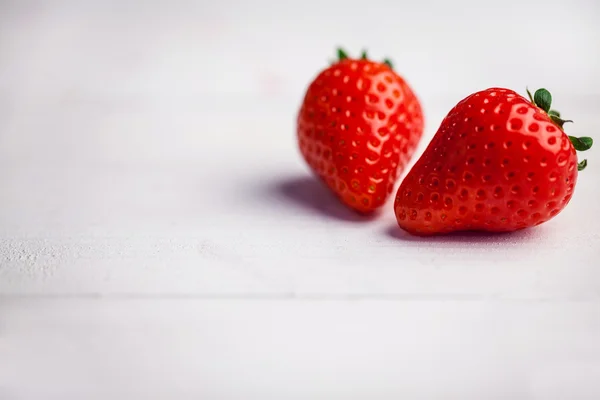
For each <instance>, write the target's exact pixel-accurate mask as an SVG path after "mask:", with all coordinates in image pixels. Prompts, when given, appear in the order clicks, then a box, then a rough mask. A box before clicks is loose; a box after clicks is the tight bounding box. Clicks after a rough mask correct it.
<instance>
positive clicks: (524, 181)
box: [394, 88, 592, 235]
mask: <svg viewBox="0 0 600 400" xmlns="http://www.w3.org/2000/svg"><path fill="white" fill-rule="evenodd" d="M528 93H529V92H528ZM529 97H530V100H531V101H529V100H527V99H525V98H524V97H522V96H520V95H518V94H517V93H515V92H513V91H512V90H508V89H500V88H491V89H487V90H484V91H481V92H478V93H474V94H472V95H470V96H468V97H467V98H465V99H464V100H462V101H461V102H460V103H458V104H457V105H456V106H455V107H454V108H453V109H452V110H451V111H450V113H449V114H448V115H447V116H446V118H445V119H444V120H443V121H442V124H441V126H440V128H439V129H438V131H437V133H436V135H435V136H434V138H433V140H432V141H431V143H430V144H429V146H428V147H427V149H426V150H425V152H424V153H423V155H422V156H421V158H420V159H419V160H418V161H417V163H416V164H415V165H414V167H413V168H412V169H411V171H410V172H409V173H408V175H407V176H406V178H405V179H404V181H403V182H402V184H401V185H400V188H399V189H398V192H397V195H396V199H395V204H394V211H395V213H396V218H397V220H398V224H399V225H400V227H402V228H403V229H405V230H406V231H408V232H410V233H413V234H421V235H427V234H437V233H446V232H451V231H461V230H480V231H496V232H499V231H514V230H517V229H522V228H527V227H531V226H534V225H539V224H541V223H543V222H545V221H548V220H549V219H551V218H552V217H554V216H556V214H558V213H559V212H560V211H561V210H562V209H563V208H564V207H565V206H566V205H567V204H568V202H569V200H570V199H571V196H572V195H573V190H574V188H575V183H576V181H577V171H578V170H582V169H583V168H585V166H586V165H587V161H586V160H583V161H582V162H581V163H579V164H577V154H576V152H575V150H581V151H583V150H587V149H589V148H590V147H591V145H592V139H591V138H588V137H583V138H575V137H570V136H567V135H566V134H565V133H564V131H563V129H562V126H563V124H564V123H565V122H567V121H564V120H562V119H560V115H559V114H558V112H556V111H553V110H550V104H551V102H552V97H551V96H550V93H549V92H548V91H547V90H545V89H540V90H538V91H536V92H535V97H534V98H531V94H529ZM568 122H571V121H568Z"/></svg>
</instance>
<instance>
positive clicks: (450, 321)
mask: <svg viewBox="0 0 600 400" xmlns="http://www.w3.org/2000/svg"><path fill="white" fill-rule="evenodd" d="M126 3H127V4H126ZM361 4H364V2H361ZM361 4H359V3H358V2H352V1H350V2H341V1H339V2H319V5H317V4H313V3H312V2H303V3H300V2H289V3H285V4H283V2H280V3H275V2H270V1H267V0H262V1H254V2H252V4H250V3H245V2H242V1H240V0H237V1H236V0H229V1H224V2H220V3H216V2H215V3H212V4H211V3H208V2H205V1H199V2H197V3H194V4H192V3H183V2H181V3H175V4H171V3H169V4H167V3H166V2H165V3H163V4H159V3H158V2H157V4H155V5H151V4H150V5H144V6H142V5H141V3H140V4H139V5H134V4H133V3H129V2H118V1H116V0H114V1H108V2H93V1H89V2H79V3H75V2H65V1H60V2H59V1H49V2H45V3H43V4H42V3H41V2H40V3H34V2H31V3H29V2H15V1H9V2H0V399H2V400H21V399H27V400H29V399H60V400H70V399H77V400H79V399H128V400H130V399H203V400H213V399H214V400H221V399H236V400H237V399H261V400H267V399H277V400H282V399H286V400H287V399H328V400H334V399H335V400H337V399H370V400H380V399H381V400H387V399H399V398H403V399H461V400H469V399H477V400H481V399H486V400H487V399H510V400H521V399H527V400H529V399H536V400H538V399H544V400H546V399H557V400H563V399H570V400H573V399H598V398H600V341H599V338H600V271H599V270H600V262H599V261H598V260H599V257H600V228H599V227H598V226H597V223H598V221H600V209H599V208H598V200H597V199H598V195H599V194H600V190H599V189H598V177H599V175H600V158H599V157H598V154H599V153H598V151H597V150H596V149H592V150H591V151H590V152H589V153H588V154H586V155H587V156H588V158H589V161H590V162H589V167H588V169H587V170H586V171H585V172H584V173H582V174H581V175H580V180H579V182H578V186H577V188H576V193H575V196H574V197H573V200H572V202H571V203H570V205H569V207H568V208H567V209H566V210H565V211H564V212H563V213H561V214H560V215H559V216H558V217H557V218H556V219H555V220H553V221H551V222H549V223H547V224H545V225H543V226H540V227H538V228H536V229H531V230H528V231H524V232H520V233H517V234H511V235H489V236H486V235H458V236H451V237H443V238H431V239H417V238H412V237H409V236H407V235H405V234H403V233H402V232H400V231H399V230H398V229H397V228H396V224H395V219H394V216H393V212H392V209H391V204H389V206H388V207H387V208H386V210H385V211H384V212H383V214H382V215H381V216H380V218H377V219H374V220H369V221H360V220H357V218H356V217H355V216H354V215H353V214H352V213H350V212H348V211H347V210H345V209H344V208H342V207H341V206H340V205H339V204H338V203H337V201H336V200H334V199H333V198H332V196H331V195H329V193H328V192H327V191H325V189H323V188H322V187H321V186H320V185H319V184H318V183H317V182H316V181H315V180H314V179H313V178H312V177H311V175H310V174H309V172H308V170H307V168H306V167H305V165H304V163H303V162H302V160H301V158H300V156H299V154H298V151H297V149H296V143H295V136H294V134H295V133H294V120H295V113H296V110H297V107H298V105H299V102H300V99H301V96H302V91H303V90H304V88H305V86H306V84H307V83H308V81H309V80H310V79H311V78H312V77H313V76H314V74H315V73H316V72H317V70H318V69H319V68H322V67H324V66H325V65H326V61H327V59H328V58H330V57H333V55H334V46H335V45H337V44H338V43H341V42H343V44H345V45H346V47H347V48H348V50H349V51H353V52H354V53H356V54H358V52H359V50H360V48H361V47H362V46H363V45H367V46H369V48H370V49H371V50H372V54H373V56H375V57H380V58H383V57H384V56H386V55H389V56H391V57H392V58H393V59H394V60H395V61H396V65H397V69H398V70H400V71H401V72H402V73H403V74H404V75H405V76H406V78H407V79H408V80H409V81H410V82H411V84H412V85H413V86H414V87H415V89H416V90H417V92H418V93H419V94H420V96H421V97H422V100H423V104H424V107H425V111H426V116H427V132H426V137H425V138H424V142H423V143H422V145H421V147H420V149H419V152H420V151H422V149H423V148H424V146H425V143H426V141H427V140H428V139H429V138H431V136H432V135H433V134H434V132H435V129H436V127H437V125H438V124H439V122H440V121H441V119H442V118H443V116H444V115H445V113H446V112H447V111H448V110H449V109H450V108H451V107H452V106H453V105H454V104H455V103H456V102H457V101H459V100H460V99H461V98H462V97H464V96H465V95H467V94H469V92H472V91H474V90H478V89H483V88H486V87H490V86H506V87H511V88H514V89H515V90H519V91H521V92H524V89H525V86H526V85H529V86H530V87H531V88H537V87H540V86H546V87H547V88H548V89H550V90H551V91H552V92H553V94H554V97H555V99H556V103H555V104H556V106H557V108H559V109H560V110H561V111H562V112H563V114H564V115H567V116H568V117H570V118H572V119H574V120H575V121H576V123H575V124H573V125H570V126H569V129H571V132H572V133H574V134H576V135H590V136H597V135H598V134H597V133H598V132H600V122H598V118H597V110H598V104H599V102H600V101H599V100H600V79H598V76H597V70H598V68H599V67H600V55H599V53H598V49H599V48H600V29H599V28H598V25H597V23H596V20H597V16H598V14H599V11H600V7H599V6H598V3H597V2H594V1H591V0H587V1H586V0H577V1H574V2H573V1H572V2H568V3H567V2H558V1H552V0H549V1H545V2H543V4H542V2H541V1H540V2H537V1H529V2H517V1H516V0H514V1H512V0H511V1H504V2H494V3H491V2H490V3H489V4H488V3H487V2H475V1H467V0H460V1H458V2H453V3H452V5H450V4H446V3H443V2H433V1H432V2H420V3H418V4H414V3H413V2H405V3H403V2H393V3H392V2H386V1H379V2H373V3H372V4H371V5H370V6H369V7H367V8H366V9H365V10H363V8H364V5H361ZM340 7H341V8H340ZM508 54H510V55H512V57H511V58H506V55H508Z"/></svg>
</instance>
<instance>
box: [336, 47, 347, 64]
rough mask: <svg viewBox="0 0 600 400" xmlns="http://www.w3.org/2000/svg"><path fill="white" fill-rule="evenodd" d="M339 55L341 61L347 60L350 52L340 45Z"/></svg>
mask: <svg viewBox="0 0 600 400" xmlns="http://www.w3.org/2000/svg"><path fill="white" fill-rule="evenodd" d="M337 55H338V60H339V61H342V60H345V59H346V58H348V53H346V52H345V51H344V49H342V48H341V47H339V48H338V49H337Z"/></svg>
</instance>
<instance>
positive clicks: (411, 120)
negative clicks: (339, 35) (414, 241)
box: [297, 50, 423, 212]
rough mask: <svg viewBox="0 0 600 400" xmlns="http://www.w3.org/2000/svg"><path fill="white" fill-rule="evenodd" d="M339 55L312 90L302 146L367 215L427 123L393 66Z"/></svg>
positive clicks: (301, 119) (301, 117)
mask: <svg viewBox="0 0 600 400" xmlns="http://www.w3.org/2000/svg"><path fill="white" fill-rule="evenodd" d="M338 55H339V61H337V62H335V63H334V64H333V65H331V66H330V67H329V68H327V69H325V70H324V71H322V72H321V73H320V74H319V75H318V76H317V77H316V78H315V79H314V81H313V82H312V83H311V84H310V86H309V87H308V90H307V92H306V95H305V97H304V101H303V103H302V106H301V108H300V112H299V114H298V121H297V122H298V127H297V133H298V142H299V146H300V151H301V153H302V155H303V157H304V159H305V160H306V162H307V163H308V165H309V166H310V167H311V169H312V170H313V171H314V172H315V173H316V174H317V175H318V176H319V177H320V178H321V179H322V180H323V181H324V182H325V183H326V184H327V186H328V187H329V188H330V189H331V190H333V192H334V193H336V194H337V195H338V197H339V198H340V199H341V200H342V202H343V203H345V204H346V205H348V206H349V207H351V208H353V209H355V210H357V211H359V212H369V211H373V210H375V209H377V208H378V207H381V206H382V205H383V204H384V203H385V201H386V199H387V198H388V197H389V195H390V193H391V192H392V190H393V188H394V184H395V182H396V180H397V178H398V175H399V174H400V173H401V172H402V170H403V168H404V166H405V165H406V162H407V161H408V159H409V158H410V157H411V155H412V153H413V151H414V149H415V147H416V145H417V143H418V141H419V139H420V137H421V134H422V132H423V115H422V111H421V105H420V103H419V101H418V99H417V98H416V97H415V95H414V93H413V91H412V90H411V88H410V87H409V86H408V84H407V83H406V82H405V81H404V79H402V78H401V77H400V76H398V74H396V73H395V72H394V70H393V69H392V66H391V63H390V62H389V61H387V60H386V61H384V62H375V61H370V60H368V59H367V57H366V54H364V53H363V56H362V58H360V59H350V58H348V57H347V55H346V54H345V53H344V52H343V51H342V50H339V51H338Z"/></svg>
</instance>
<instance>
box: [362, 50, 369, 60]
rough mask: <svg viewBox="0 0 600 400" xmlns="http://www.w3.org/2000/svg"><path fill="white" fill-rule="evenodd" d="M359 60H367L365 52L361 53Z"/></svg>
mask: <svg viewBox="0 0 600 400" xmlns="http://www.w3.org/2000/svg"><path fill="white" fill-rule="evenodd" d="M360 58H361V59H363V60H366V59H367V58H368V57H367V50H363V51H362V53H361V54H360Z"/></svg>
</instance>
